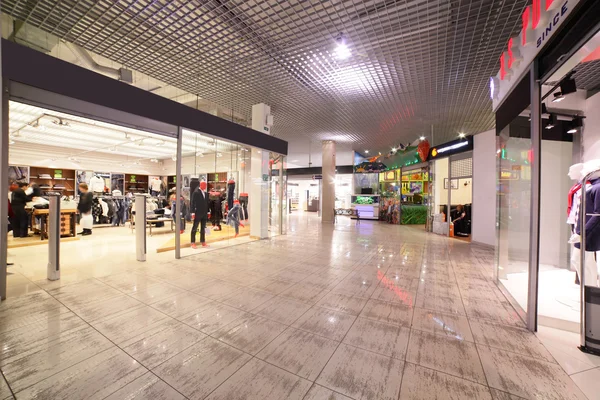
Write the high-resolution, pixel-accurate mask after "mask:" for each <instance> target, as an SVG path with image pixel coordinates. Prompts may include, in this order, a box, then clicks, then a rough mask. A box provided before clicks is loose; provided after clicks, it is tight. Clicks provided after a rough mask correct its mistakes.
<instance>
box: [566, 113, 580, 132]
mask: <svg viewBox="0 0 600 400" xmlns="http://www.w3.org/2000/svg"><path fill="white" fill-rule="evenodd" d="M582 126H583V118H582V117H575V118H573V121H571V124H570V128H569V130H568V131H567V133H570V134H573V133H577V130H578V129H579V128H581V127H582Z"/></svg>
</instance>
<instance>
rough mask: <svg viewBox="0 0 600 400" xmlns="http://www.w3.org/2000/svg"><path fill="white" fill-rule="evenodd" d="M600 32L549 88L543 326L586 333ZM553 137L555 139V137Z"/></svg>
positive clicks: (594, 254)
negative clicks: (583, 310)
mask: <svg viewBox="0 0 600 400" xmlns="http://www.w3.org/2000/svg"><path fill="white" fill-rule="evenodd" d="M599 90H600V32H599V33H596V35H595V36H593V37H592V38H591V39H590V40H589V41H588V42H587V43H586V44H585V45H584V46H582V47H581V49H579V50H578V51H577V52H575V54H574V55H573V56H572V57H571V58H570V59H569V60H567V61H566V62H565V64H564V65H563V66H562V67H561V68H559V70H558V71H557V72H556V73H554V74H553V75H552V76H550V77H549V78H548V79H547V80H546V81H545V82H544V83H543V84H542V98H543V101H542V131H543V134H542V139H545V140H542V154H541V181H540V251H539V284H538V323H539V324H540V325H544V326H550V327H554V328H559V329H563V330H570V331H573V332H579V323H580V307H581V300H580V294H581V284H582V282H581V281H582V279H581V267H580V265H581V262H580V256H581V252H580V248H581V243H580V241H581V238H580V236H579V235H580V234H581V229H580V227H579V226H580V223H579V216H580V214H581V213H582V212H583V211H582V210H581V209H580V204H581V196H582V194H581V185H582V183H583V180H584V177H585V176H588V178H587V180H586V192H587V194H586V199H587V203H588V204H587V205H586V210H585V216H586V217H585V227H586V235H587V237H586V245H585V247H586V248H587V251H586V253H585V264H584V269H585V271H584V272H585V274H584V275H585V285H586V286H591V287H598V286H599V281H598V275H599V265H600V258H599V256H600V241H598V240H597V239H598V237H596V236H597V235H596V234H595V231H594V230H593V228H592V227H593V226H594V224H595V223H597V221H599V220H598V218H599V217H598V216H597V215H598V213H600V207H598V206H597V205H596V204H595V201H593V199H594V198H595V190H596V189H597V188H598V187H600V186H598V185H600V179H599V178H600V172H597V171H598V170H600V128H599V127H600V114H599V113H598V110H599V109H600V94H599V93H598V91H599ZM550 135H552V136H553V137H549V136H550Z"/></svg>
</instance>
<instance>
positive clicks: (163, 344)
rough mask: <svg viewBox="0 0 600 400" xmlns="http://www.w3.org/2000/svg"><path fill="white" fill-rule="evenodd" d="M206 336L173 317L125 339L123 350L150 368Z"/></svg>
mask: <svg viewBox="0 0 600 400" xmlns="http://www.w3.org/2000/svg"><path fill="white" fill-rule="evenodd" d="M205 337H206V335H205V334H203V333H202V332H199V331H197V330H195V329H193V328H190V327H189V326H187V325H185V324H182V323H181V322H178V321H176V320H174V319H164V320H162V322H161V323H159V324H156V325H154V326H153V327H152V328H150V329H149V330H147V331H145V332H144V333H142V334H140V335H138V336H136V337H134V338H133V339H131V340H129V341H127V343H125V344H124V345H123V346H124V347H123V350H125V351H126V352H127V354H129V355H130V356H131V357H133V358H135V359H136V360H138V361H139V362H140V363H141V364H142V365H143V366H145V367H146V368H149V369H152V368H154V367H156V366H158V365H159V364H161V363H163V362H164V361H166V360H168V359H169V358H171V357H173V356H174V355H176V354H179V353H181V352H182V351H183V350H185V349H187V348H188V347H190V346H191V345H193V344H195V343H197V342H199V341H200V340H202V339H204V338H205Z"/></svg>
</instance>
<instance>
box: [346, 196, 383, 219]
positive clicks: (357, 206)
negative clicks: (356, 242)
mask: <svg viewBox="0 0 600 400" xmlns="http://www.w3.org/2000/svg"><path fill="white" fill-rule="evenodd" d="M351 199H352V204H351V206H352V209H353V210H354V215H358V217H352V219H355V218H360V219H374V220H378V219H379V195H377V194H356V195H352V197H351Z"/></svg>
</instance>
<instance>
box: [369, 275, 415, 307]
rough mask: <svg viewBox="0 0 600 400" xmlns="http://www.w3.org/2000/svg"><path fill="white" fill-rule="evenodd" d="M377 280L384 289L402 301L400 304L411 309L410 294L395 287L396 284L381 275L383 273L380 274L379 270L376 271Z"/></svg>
mask: <svg viewBox="0 0 600 400" xmlns="http://www.w3.org/2000/svg"><path fill="white" fill-rule="evenodd" d="M377 279H379V280H380V281H381V283H383V285H384V286H385V287H387V288H388V289H390V290H391V291H393V292H394V293H395V294H396V296H398V298H399V299H400V300H402V302H403V303H404V304H407V305H409V306H411V307H412V305H413V298H412V295H411V294H410V293H408V292H407V291H405V290H402V289H400V288H399V287H398V286H396V284H395V283H394V282H393V281H391V280H389V279H388V278H387V277H386V276H385V275H384V274H383V272H381V270H379V271H377Z"/></svg>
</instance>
